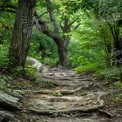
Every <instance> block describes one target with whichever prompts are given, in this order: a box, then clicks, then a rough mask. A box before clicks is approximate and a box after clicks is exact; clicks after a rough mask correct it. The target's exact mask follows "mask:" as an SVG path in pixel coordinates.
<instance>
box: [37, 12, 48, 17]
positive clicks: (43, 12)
mask: <svg viewBox="0 0 122 122" xmlns="http://www.w3.org/2000/svg"><path fill="white" fill-rule="evenodd" d="M47 13H48V11H46V12H43V13H42V14H41V15H39V17H41V16H43V15H44V14H47Z"/></svg>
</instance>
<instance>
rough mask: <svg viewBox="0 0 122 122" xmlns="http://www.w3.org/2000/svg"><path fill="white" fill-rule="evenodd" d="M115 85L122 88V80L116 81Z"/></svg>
mask: <svg viewBox="0 0 122 122" xmlns="http://www.w3.org/2000/svg"><path fill="white" fill-rule="evenodd" d="M113 87H115V88H122V82H120V81H117V82H115V83H114V85H113Z"/></svg>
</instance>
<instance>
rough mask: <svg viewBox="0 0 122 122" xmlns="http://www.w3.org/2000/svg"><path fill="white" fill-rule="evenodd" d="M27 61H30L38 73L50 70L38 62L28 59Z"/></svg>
mask: <svg viewBox="0 0 122 122" xmlns="http://www.w3.org/2000/svg"><path fill="white" fill-rule="evenodd" d="M26 61H28V62H29V63H30V65H31V67H32V68H35V69H36V70H37V71H38V72H47V71H48V68H46V67H45V66H44V65H43V64H42V63H40V62H39V61H38V60H36V59H34V58H32V57H28V56H27V58H26Z"/></svg>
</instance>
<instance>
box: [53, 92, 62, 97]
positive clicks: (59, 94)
mask: <svg viewBox="0 0 122 122" xmlns="http://www.w3.org/2000/svg"><path fill="white" fill-rule="evenodd" d="M52 95H53V96H62V94H61V93H60V91H54V92H53V93H52Z"/></svg>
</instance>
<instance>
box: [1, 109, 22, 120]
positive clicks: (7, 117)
mask: <svg viewBox="0 0 122 122" xmlns="http://www.w3.org/2000/svg"><path fill="white" fill-rule="evenodd" d="M0 122H20V121H19V120H17V119H16V118H15V116H14V115H13V114H11V113H8V112H6V111H0Z"/></svg>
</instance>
